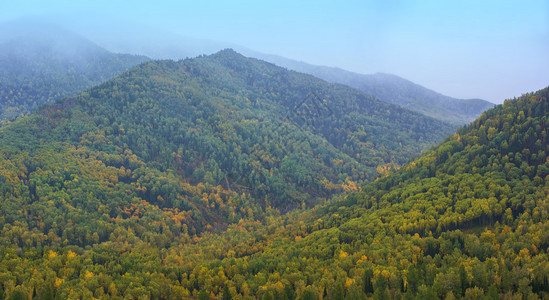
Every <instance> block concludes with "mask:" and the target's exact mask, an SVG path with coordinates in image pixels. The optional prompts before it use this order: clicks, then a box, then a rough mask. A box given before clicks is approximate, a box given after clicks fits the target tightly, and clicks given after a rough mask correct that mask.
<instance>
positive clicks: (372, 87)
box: [243, 50, 494, 126]
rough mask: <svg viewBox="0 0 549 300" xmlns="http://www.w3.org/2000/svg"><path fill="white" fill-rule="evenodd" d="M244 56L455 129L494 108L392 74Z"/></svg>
mask: <svg viewBox="0 0 549 300" xmlns="http://www.w3.org/2000/svg"><path fill="white" fill-rule="evenodd" d="M243 53H245V54H246V55H249V56H251V57H256V58H259V59H263V60H265V61H268V62H271V63H274V64H276V65H279V66H283V67H286V68H288V69H290V70H295V71H298V72H303V73H307V74H311V75H313V76H315V77H318V78H321V79H324V80H326V81H328V82H334V83H341V84H345V85H348V86H350V87H354V88H356V89H359V90H361V91H363V92H365V93H367V94H370V95H372V96H374V97H376V98H379V99H381V100H383V101H385V102H388V103H392V104H396V105H400V106H402V107H404V108H407V109H410V110H412V111H416V112H419V113H422V114H424V115H426V116H430V117H433V118H435V119H438V120H441V121H444V122H447V123H450V124H452V125H454V126H461V125H465V124H468V123H470V122H472V121H473V120H475V119H476V118H477V117H478V116H480V114H481V113H482V112H483V111H485V110H487V109H489V108H492V107H493V106H494V104H493V103H490V102H488V101H485V100H481V99H455V98H452V97H448V96H445V95H442V94H439V93H437V92H435V91H432V90H430V89H427V88H425V87H423V86H421V85H418V84H415V83H413V82H411V81H409V80H406V79H404V78H401V77H398V76H396V75H392V74H385V73H376V74H368V75H365V74H358V73H354V72H350V71H346V70H343V69H340V68H333V67H325V66H315V65H311V64H307V63H304V62H300V61H295V60H292V59H288V58H285V57H281V56H277V55H269V54H263V53H259V52H255V51H252V50H245V51H244V52H243Z"/></svg>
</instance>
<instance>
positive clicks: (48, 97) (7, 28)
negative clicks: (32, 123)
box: [0, 22, 148, 119]
mask: <svg viewBox="0 0 549 300" xmlns="http://www.w3.org/2000/svg"><path fill="white" fill-rule="evenodd" d="M2 28H3V32H2V33H1V34H0V119H11V118H13V117H16V116H18V115H20V114H25V113H27V112H30V111H32V110H35V109H36V108H38V107H39V106H40V105H42V104H45V103H52V102H53V101H54V100H57V99H60V98H62V97H65V96H68V95H74V94H77V93H80V92H82V91H84V90H86V89H89V88H91V87H93V86H95V85H97V84H99V83H101V82H105V81H106V80H108V79H111V78H113V77H114V76H116V75H118V74H120V73H122V72H124V71H126V70H127V69H129V68H131V67H133V66H135V65H137V64H139V63H141V62H144V61H146V60H148V58H146V57H144V56H134V55H127V54H114V53H110V52H108V51H106V50H105V49H103V48H101V47H99V46H97V45H95V44H93V43H92V42H90V41H88V40H86V39H84V38H82V37H80V36H78V35H76V34H74V33H72V32H69V31H66V30H63V29H61V28H58V27H55V26H52V25H48V24H42V23H31V24H21V23H19V22H17V23H15V24H12V23H8V24H2Z"/></svg>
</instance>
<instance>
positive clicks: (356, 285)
mask: <svg viewBox="0 0 549 300" xmlns="http://www.w3.org/2000/svg"><path fill="white" fill-rule="evenodd" d="M548 121H549V88H545V89H543V90H540V91H538V92H535V93H531V94H525V95H523V96H522V97H520V98H518V99H513V100H507V101H505V103H504V104H503V105H498V106H496V107H495V108H493V109H491V110H488V111H486V112H484V113H483V114H482V115H481V116H480V117H479V118H478V119H477V120H475V121H474V122H472V123H471V124H469V125H468V126H466V127H463V128H461V129H460V130H459V131H458V132H457V133H455V134H453V135H451V136H449V137H448V138H447V139H446V140H445V141H444V142H443V143H441V144H440V145H438V146H437V147H435V148H433V149H432V150H430V151H428V152H427V153H425V154H424V155H422V156H421V157H419V158H417V159H414V160H412V161H411V162H410V163H408V164H406V165H404V166H403V167H402V168H400V169H399V170H395V171H393V172H390V174H388V175H387V176H385V177H383V178H379V179H378V180H376V181H373V182H371V183H367V184H366V185H364V186H363V187H362V189H361V191H360V192H356V193H351V194H350V195H348V196H346V197H344V198H342V199H340V200H338V201H334V202H331V203H328V204H327V205H324V206H317V207H316V208H314V209H312V210H308V211H302V212H296V213H294V214H293V215H290V216H285V217H280V216H278V215H276V214H275V215H272V216H271V217H270V219H268V220H266V221H265V222H263V223H262V224H250V223H243V224H241V225H240V224H239V225H240V226H236V225H235V226H233V227H230V228H229V230H227V231H226V232H225V233H224V234H222V235H216V236H209V237H207V238H204V239H203V240H202V241H200V242H199V243H197V244H196V245H191V246H183V247H179V248H178V251H180V252H178V253H180V255H181V257H192V261H193V263H191V264H188V265H186V266H187V267H184V268H183V271H182V272H184V273H185V274H186V275H187V276H188V278H189V280H188V281H185V280H184V283H185V284H183V286H185V287H186V288H188V289H193V284H195V285H194V286H195V287H196V288H197V289H199V288H202V289H206V290H207V291H209V292H213V293H214V294H216V295H219V294H223V295H225V294H227V295H231V297H238V295H240V296H246V295H254V296H255V297H256V298H263V299H265V298H267V299H269V298H274V299H293V298H295V297H296V296H297V298H298V299H305V298H306V299H318V298H319V297H322V299H325V298H328V299H366V298H367V297H372V296H373V298H374V299H391V298H394V299H402V298H404V299H437V298H438V299H454V298H462V297H463V298H465V299H502V298H517V299H527V298H530V299H540V298H545V297H547V296H548V295H549V279H548V277H549V275H548V274H549V252H548V249H549V202H548V201H549V156H548V153H549V142H548V140H549V135H548V131H549V128H548V124H549V122H548ZM176 252H177V251H176ZM225 253H226V254H225ZM221 274H223V276H225V277H221ZM216 276H219V277H216ZM194 278H205V279H206V281H200V280H198V283H196V281H193V279H194ZM208 278H213V280H211V281H207V279H208ZM244 286H245V288H244ZM224 287H228V288H224Z"/></svg>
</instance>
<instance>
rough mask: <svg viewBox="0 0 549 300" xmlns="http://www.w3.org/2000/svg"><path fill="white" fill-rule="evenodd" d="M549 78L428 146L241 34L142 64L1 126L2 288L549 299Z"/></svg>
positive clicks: (386, 110) (46, 292) (74, 293)
mask: <svg viewBox="0 0 549 300" xmlns="http://www.w3.org/2000/svg"><path fill="white" fill-rule="evenodd" d="M548 93H549V92H548V89H544V90H542V91H539V92H537V93H533V94H526V95H524V96H523V97H521V98H519V99H514V100H507V101H506V102H505V104H503V105H500V106H497V107H496V108H494V109H492V110H489V111H487V112H485V113H483V114H482V116H481V117H480V118H479V119H478V120H476V121H475V122H473V123H472V124H470V125H468V126H466V127H463V128H460V129H459V130H458V132H457V133H455V134H453V135H450V136H449V137H447V138H446V140H445V141H443V142H442V143H441V144H440V145H438V146H436V147H434V148H431V146H432V145H433V144H434V143H437V142H439V141H441V140H442V139H443V138H444V137H445V136H448V134H449V133H450V132H451V130H452V129H451V126H449V125H445V123H443V122H440V121H437V120H434V119H431V118H428V117H424V116H422V115H421V114H418V113H413V112H410V111H408V110H405V109H403V108H400V107H398V106H395V105H391V104H387V103H385V102H381V101H379V100H376V99H374V98H372V97H371V96H368V95H366V94H364V93H363V92H360V91H357V90H354V89H352V88H349V87H346V86H342V85H337V84H329V83H326V82H324V81H322V80H319V79H316V78H314V77H312V76H309V75H304V74H300V73H296V72H292V71H288V70H286V69H283V68H280V67H277V66H275V65H272V64H269V63H265V62H262V61H259V60H255V59H249V58H245V57H243V56H241V55H239V54H238V53H236V52H234V51H232V50H224V51H221V52H219V53H217V54H214V55H210V56H202V57H198V58H194V59H186V60H182V61H179V62H173V61H151V62H146V63H144V64H141V65H139V66H137V67H135V68H133V69H131V70H130V71H128V72H126V73H124V74H123V75H121V76H119V77H117V78H115V79H113V80H110V81H108V82H106V83H104V84H102V85H99V86H97V87H94V88H92V89H90V90H89V91H86V92H84V93H82V94H80V95H78V96H73V97H69V98H65V99H63V100H61V101H58V102H56V103H54V104H52V105H47V106H44V107H42V108H41V109H39V110H38V111H37V112H36V113H34V114H32V115H30V116H28V117H25V118H21V119H18V120H16V121H14V122H12V123H10V124H8V125H6V126H4V127H2V128H0V199H1V200H2V201H1V202H0V228H1V232H0V297H5V298H9V299H30V298H36V299H75V298H85V299H91V298H94V297H95V298H115V299H116V298H119V299H122V298H129V299H131V298H142V299H149V298H152V299H182V298H188V297H198V298H199V299H208V298H210V297H217V298H221V299H248V298H251V299H254V298H258V299H364V298H366V297H374V298H375V299H389V298H400V299H401V298H407V299H415V298H417V299H428V298H437V297H440V298H450V299H451V298H460V297H465V298H468V299H480V298H482V297H487V298H490V299H499V298H500V297H501V296H504V297H508V298H512V297H516V298H521V297H524V298H536V297H540V298H544V297H548V295H549V294H548V293H549V283H548V282H549V279H548V275H547V274H549V257H548V255H549V254H548V253H547V247H548V245H549V235H548V234H547V232H549V219H548V209H549V206H548V205H547V203H546V202H547V200H548V199H549V198H548V197H549V195H548V193H549V160H548V158H547V153H548V151H549V149H548V146H547V145H548V142H547V121H548V111H549V102H548V99H547V96H548ZM427 149H430V150H428V151H427V152H426V153H424V154H423V155H421V156H420V157H419V158H417V159H414V160H411V161H409V159H410V158H411V157H414V156H416V155H418V154H420V153H421V152H422V151H424V150H427ZM311 207H313V208H311Z"/></svg>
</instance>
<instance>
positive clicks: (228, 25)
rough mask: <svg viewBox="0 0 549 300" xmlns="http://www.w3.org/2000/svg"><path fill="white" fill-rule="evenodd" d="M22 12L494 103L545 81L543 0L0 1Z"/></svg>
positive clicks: (6, 16) (548, 64)
mask: <svg viewBox="0 0 549 300" xmlns="http://www.w3.org/2000/svg"><path fill="white" fill-rule="evenodd" d="M28 15H35V16H37V15H38V16H52V15H53V16H54V17H55V19H56V20H57V21H60V22H61V23H63V21H64V20H67V21H66V22H65V24H64V25H65V26H67V27H68V28H69V29H70V28H71V22H76V21H75V20H80V19H81V20H84V19H87V20H91V21H88V23H87V25H86V26H89V28H88V32H93V30H94V28H95V25H94V23H95V22H97V24H99V23H101V22H102V19H104V18H109V19H111V20H116V22H118V21H120V26H122V25H128V24H130V25H131V26H133V25H132V24H139V26H136V28H144V27H147V26H148V27H150V28H157V29H162V30H164V31H166V32H168V31H170V32H174V33H177V34H179V35H184V36H189V37H195V38H203V39H210V40H219V41H226V42H230V43H234V44H239V45H242V46H245V47H248V48H251V49H254V50H257V51H260V52H264V53H270V54H277V55H281V56H285V57H288V58H293V59H297V60H301V61H304V62H308V63H313V64H319V65H328V66H337V67H341V68H343V69H347V70H350V71H355V72H359V73H375V72H387V73H393V74H396V75H399V76H402V77H404V78H407V79H409V80H412V81H414V82H416V83H419V84H421V85H424V86H426V87H428V88H431V89H434V90H436V91H438V92H441V93H443V94H446V95H449V96H453V97H458V98H483V99H486V100H489V101H492V102H495V103H501V102H502V100H503V99H505V98H512V97H514V96H520V95H521V94H522V93H525V92H530V91H534V90H537V89H540V88H544V87H546V86H548V85H549V72H548V70H549V1H547V0H539V1H536V0H521V1H506V0H499V1H480V0H474V1H466V0H456V1H413V0H409V1H390V0H379V1H377V0H374V1H367V0H360V1H345V0H339V1H323V0H314V1H309V0H307V1H297V0H278V1H269V2H266V1H258V0H255V1H208V0H205V1H167V0H156V1H140V0H134V1H116V0H95V1H74V0H49V1H43V0H0V21H8V20H11V19H15V18H19V17H23V16H28ZM69 16H76V18H70V17H69ZM86 16H87V18H85V17H86ZM98 16H101V17H98ZM116 22H115V23H116ZM109 26H110V27H112V29H113V32H116V29H117V27H118V24H113V22H112V21H111V22H110V23H109ZM0 30H1V28H0ZM102 34H105V33H104V32H103V33H102ZM136 34H138V33H136ZM113 39H116V35H113ZM100 44H101V43H100ZM102 46H105V47H107V48H108V47H109V45H102Z"/></svg>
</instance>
